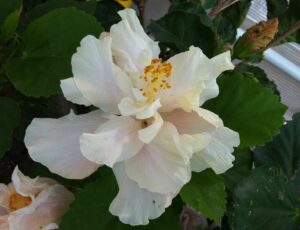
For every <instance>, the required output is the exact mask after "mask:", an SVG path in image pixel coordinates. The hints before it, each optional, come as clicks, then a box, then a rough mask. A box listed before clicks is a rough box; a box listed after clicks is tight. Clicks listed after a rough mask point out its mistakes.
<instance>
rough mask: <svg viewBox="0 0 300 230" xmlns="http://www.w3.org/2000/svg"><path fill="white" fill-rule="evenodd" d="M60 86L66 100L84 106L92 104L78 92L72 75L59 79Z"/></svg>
mask: <svg viewBox="0 0 300 230" xmlns="http://www.w3.org/2000/svg"><path fill="white" fill-rule="evenodd" d="M60 88H61V89H62V91H63V94H64V96H65V98H66V99H67V100H68V101H71V102H73V103H75V104H79V105H85V106H90V105H91V104H92V103H91V102H89V101H88V99H86V98H85V97H84V96H83V94H82V93H81V92H80V90H79V89H78V87H77V85H76V83H75V81H74V78H73V77H70V78H67V79H64V80H61V81H60Z"/></svg>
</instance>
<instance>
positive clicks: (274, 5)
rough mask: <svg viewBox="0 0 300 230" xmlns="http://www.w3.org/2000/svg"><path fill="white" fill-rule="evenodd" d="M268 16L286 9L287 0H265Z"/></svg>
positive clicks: (279, 13) (283, 11) (276, 14)
mask: <svg viewBox="0 0 300 230" xmlns="http://www.w3.org/2000/svg"><path fill="white" fill-rule="evenodd" d="M267 7H268V18H274V17H277V16H279V15H282V14H284V13H285V12H286V11H287V9H288V1H287V0H267Z"/></svg>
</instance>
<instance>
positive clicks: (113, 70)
mask: <svg viewBox="0 0 300 230" xmlns="http://www.w3.org/2000/svg"><path fill="white" fill-rule="evenodd" d="M80 45H81V46H80V47H79V48H78V49H77V52H76V53H75V54H74V55H73V57H72V71H73V75H74V81H75V83H76V86H77V87H78V89H79V90H80V91H81V93H82V94H83V95H84V97H85V98H86V99H87V100H88V101H90V102H91V103H92V104H93V105H95V106H97V107H99V108H101V109H102V110H103V111H105V112H111V113H118V109H117V104H118V102H119V101H120V99H121V98H122V96H123V95H122V92H121V90H120V89H119V88H118V86H117V84H116V79H115V78H116V75H117V74H120V70H119V69H117V67H116V66H115V65H114V64H113V60H112V53H111V38H110V37H105V38H103V39H101V40H99V39H97V38H95V37H93V36H91V35H88V36H86V37H85V38H83V39H82V41H81V43H80Z"/></svg>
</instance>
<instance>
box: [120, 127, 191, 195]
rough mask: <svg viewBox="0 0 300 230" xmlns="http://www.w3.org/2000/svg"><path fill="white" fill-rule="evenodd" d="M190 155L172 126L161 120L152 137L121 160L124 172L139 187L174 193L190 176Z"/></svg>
mask: <svg viewBox="0 0 300 230" xmlns="http://www.w3.org/2000/svg"><path fill="white" fill-rule="evenodd" d="M191 156H192V152H190V151H189V150H188V149H186V147H185V144H184V143H183V142H182V141H181V139H180V137H179V134H178V133H177V130H176V128H175V127H174V126H173V125H172V124H171V123H168V122H165V123H164V125H163V127H162V128H161V130H160V132H159V134H158V135H157V136H156V137H155V139H154V140H153V141H152V142H151V143H150V144H148V145H145V146H144V147H143V148H142V150H141V151H140V152H139V153H138V154H137V155H135V156H134V157H133V158H131V159H129V160H128V161H126V162H125V166H126V173H127V175H128V177H129V178H130V179H132V180H134V181H136V182H137V183H138V185H139V187H141V188H145V189H147V190H149V191H151V192H157V193H174V194H175V193H177V192H178V191H179V190H180V188H181V187H182V186H183V185H184V184H185V183H187V182H188V181H189V180H190V177H191V170H190V166H189V160H190V157H191Z"/></svg>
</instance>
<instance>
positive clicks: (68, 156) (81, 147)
mask: <svg viewBox="0 0 300 230" xmlns="http://www.w3.org/2000/svg"><path fill="white" fill-rule="evenodd" d="M119 14H120V16H121V18H122V20H121V21H120V22H119V23H118V24H116V25H113V26H112V27H111V29H110V32H109V33H103V34H102V35H101V36H100V39H98V38H95V37H93V36H86V37H85V38H83V40H82V41H81V44H80V47H79V48H78V49H77V52H76V53H75V54H74V55H73V57H72V70H73V75H74V76H73V77H72V78H68V79H66V80H63V81H61V88H62V90H63V93H64V95H65V97H66V98H67V99H68V100H70V101H72V102H74V103H76V104H82V105H86V106H88V105H94V106H96V107H98V108H100V109H101V110H102V111H103V112H102V111H100V110H97V111H93V112H91V113H88V114H84V115H75V114H73V113H71V114H69V115H67V116H65V117H63V118H60V119H34V120H33V121H32V123H31V125H30V126H29V127H28V129H27V132H26V137H25V143H26V146H27V148H28V150H29V154H30V156H31V157H32V158H33V159H34V160H35V161H38V162H40V163H42V164H44V165H46V166H47V167H48V168H49V169H50V170H51V171H52V172H54V173H57V174H59V175H61V176H64V177H66V178H71V179H81V178H84V177H87V176H89V175H90V174H91V173H93V172H94V171H96V170H97V168H98V167H99V166H101V165H107V166H109V167H112V168H113V170H114V173H115V176H116V178H117V181H118V184H119V188H120V191H119V193H118V195H117V197H116V198H115V200H114V201H113V202H112V204H111V206H110V211H111V213H112V214H114V215H117V216H119V218H120V220H121V221H122V222H124V223H128V224H131V225H142V224H147V223H148V222H149V219H154V218H157V217H158V216H160V215H161V214H162V213H163V212H164V210H165V208H166V207H168V206H169V205H170V203H171V199H172V198H173V197H174V196H175V195H176V194H177V193H178V192H179V191H180V189H181V188H182V186H183V185H184V184H186V183H187V182H188V181H189V180H190V177H191V166H192V168H193V169H194V170H195V171H201V170H204V169H205V168H208V167H211V168H212V169H213V170H214V171H215V172H216V173H222V172H224V171H226V170H227V169H228V168H230V167H231V166H232V161H233V160H234V157H233V156H232V155H231V153H232V151H233V147H234V146H238V145H239V135H238V134H237V133H236V132H234V131H232V130H229V129H228V128H225V127H224V126H223V122H222V120H221V119H220V118H219V117H218V116H217V115H216V114H214V113H212V112H210V111H207V110H205V109H202V108H200V107H199V106H201V105H202V104H203V102H205V101H206V100H208V99H210V98H213V97H215V96H217V95H218V92H219V91H218V85H217V83H216V78H217V77H218V75H220V73H222V72H223V71H225V70H229V69H233V65H232V63H231V60H230V53H229V52H226V53H223V54H220V55H218V56H216V57H214V58H212V59H208V58H207V57H206V56H205V55H204V54H203V53H202V51H201V50H200V49H199V48H196V47H191V48H190V49H189V50H188V51H186V52H183V53H180V54H178V55H175V56H174V57H172V58H170V59H169V60H167V61H163V60H161V59H159V57H158V55H159V52H160V49H159V46H158V44H157V42H154V41H153V40H151V39H150V38H149V37H148V36H147V34H146V33H145V32H144V30H143V28H142V26H141V25H140V23H139V21H138V18H137V17H136V14H135V12H134V11H133V10H132V9H126V10H123V11H120V12H119ZM191 161H192V164H191Z"/></svg>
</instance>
